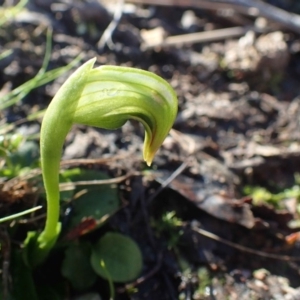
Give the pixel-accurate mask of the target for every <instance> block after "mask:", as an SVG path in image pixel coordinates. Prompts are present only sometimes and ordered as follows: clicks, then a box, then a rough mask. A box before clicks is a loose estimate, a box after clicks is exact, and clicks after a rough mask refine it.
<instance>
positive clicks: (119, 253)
mask: <svg viewBox="0 0 300 300" xmlns="http://www.w3.org/2000/svg"><path fill="white" fill-rule="evenodd" d="M101 262H103V264H101ZM91 264H92V267H93V269H94V271H95V272H96V273H97V274H98V275H100V276H101V277H103V278H105V279H107V280H110V279H111V280H112V281H115V282H128V281H131V280H134V279H136V278H137V277H138V276H139V274H140V273H141V270H142V266H143V259H142V253H141V251H140V249H139V247H138V245H137V244H136V243H135V242H134V241H133V240H132V239H131V238H129V237H127V236H125V235H123V234H120V233H113V232H108V233H106V234H105V235H104V236H103V237H102V238H101V239H100V240H99V241H98V242H97V243H96V245H95V246H94V247H93V250H92V255H91ZM103 265H104V267H103Z"/></svg>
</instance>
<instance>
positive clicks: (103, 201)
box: [63, 169, 120, 231]
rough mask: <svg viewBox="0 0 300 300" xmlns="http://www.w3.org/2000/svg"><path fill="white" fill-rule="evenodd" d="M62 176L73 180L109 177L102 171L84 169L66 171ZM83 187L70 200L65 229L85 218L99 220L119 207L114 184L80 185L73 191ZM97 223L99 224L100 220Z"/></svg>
mask: <svg viewBox="0 0 300 300" xmlns="http://www.w3.org/2000/svg"><path fill="white" fill-rule="evenodd" d="M67 174H69V175H67ZM63 176H64V177H65V178H66V177H67V178H68V179H69V180H71V181H73V182H76V181H89V180H102V179H109V176H107V175H106V174H105V173H103V172H99V171H94V170H84V169H77V172H75V171H74V170H73V171H71V172H70V171H68V173H65V174H64V175H63ZM85 189H86V192H85V193H83V194H82V195H81V196H80V197H78V198H77V199H75V200H74V201H73V202H72V213H71V217H70V220H69V224H68V225H67V231H70V230H72V229H74V228H75V227H77V226H78V225H79V224H80V223H81V222H82V220H83V219H85V218H92V219H94V220H96V222H99V221H100V220H101V219H102V218H103V217H104V216H110V215H112V214H113V213H114V212H116V211H117V209H118V208H119V203H120V200H119V195H118V188H117V186H116V185H112V184H110V185H81V186H78V187H77V188H76V189H75V191H74V192H75V193H77V192H79V191H82V190H85ZM99 223H100V225H101V222H99Z"/></svg>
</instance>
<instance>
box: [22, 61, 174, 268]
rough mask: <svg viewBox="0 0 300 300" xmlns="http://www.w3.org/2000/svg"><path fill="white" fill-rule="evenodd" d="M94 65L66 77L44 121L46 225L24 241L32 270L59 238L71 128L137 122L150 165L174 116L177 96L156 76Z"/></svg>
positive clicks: (88, 65) (30, 234)
mask: <svg viewBox="0 0 300 300" xmlns="http://www.w3.org/2000/svg"><path fill="white" fill-rule="evenodd" d="M94 63H95V59H92V60H90V61H88V62H86V63H85V64H84V65H82V66H81V67H80V68H79V69H78V70H76V71H75V72H74V73H73V74H72V75H71V76H70V78H69V79H68V80H67V81H66V82H65V83H64V84H63V85H62V87H61V88H60V90H59V91H58V92H57V94H56V95H55V97H54V98H53V100H52V102H51V103H50V105H49V107H48V109H47V111H46V113H45V116H44V119H43V123H42V128H41V138H40V147H41V164H42V173H43V179H44V185H45V190H46V196H47V219H46V226H45V229H44V231H43V232H42V233H41V234H40V235H37V234H36V233H32V232H30V233H29V234H28V237H27V239H26V241H25V246H27V248H28V249H29V250H28V251H27V252H28V253H27V256H28V255H29V256H30V258H29V259H28V260H29V261H28V263H29V264H31V265H36V264H38V263H40V262H42V261H43V260H44V259H45V257H46V256H47V254H48V253H49V251H50V250H51V248H52V247H53V245H54V244H55V242H56V239H57V237H58V234H59V232H60V223H59V222H58V220H59V179H58V174H59V166H60V159H61V154H62V148H63V144H64V141H65V138H66V135H67V133H68V132H69V130H70V129H71V127H72V125H73V124H83V125H89V126H95V127H100V128H106V129H116V128H118V127H121V126H122V125H123V124H124V123H125V122H126V121H127V120H128V119H135V120H138V121H140V122H141V123H142V124H143V125H144V127H145V131H146V134H145V141H144V150H143V156H144V160H145V161H146V163H147V164H148V165H150V164H151V162H152V160H153V157H154V155H155V153H156V151H157V150H158V148H159V147H160V146H161V144H162V143H163V141H164V139H165V138H166V136H167V134H168V133H169V131H170V129H171V127H172V125H173V123H174V120H175V117H176V114H177V97H176V94H175V92H174V90H173V89H172V88H171V86H170V85H169V84H168V83H167V82H166V81H165V80H163V79H162V78H160V77H159V76H157V75H155V74H152V73H150V72H147V71H143V70H138V69H134V68H127V67H117V66H101V67H98V68H94V69H93V65H94ZM29 252H30V253H29Z"/></svg>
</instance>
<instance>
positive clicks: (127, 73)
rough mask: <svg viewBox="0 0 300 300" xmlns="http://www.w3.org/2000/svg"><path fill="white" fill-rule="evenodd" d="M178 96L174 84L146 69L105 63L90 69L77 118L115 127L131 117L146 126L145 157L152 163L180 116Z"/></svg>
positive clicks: (96, 124)
mask: <svg viewBox="0 0 300 300" xmlns="http://www.w3.org/2000/svg"><path fill="white" fill-rule="evenodd" d="M177 107H178V101H177V96H176V94H175V92H174V90H173V88H172V87H171V86H170V84H169V83H168V82H167V81H165V80H164V79H162V78H161V77H159V76H157V75H155V74H153V73H151V72H148V71H144V70H139V69H135V68H127V67H116V66H101V67H98V68H95V69H93V70H91V71H90V73H89V75H88V79H87V81H86V85H85V88H84V90H83V92H82V94H81V97H80V100H79V102H78V106H77V109H76V113H75V117H74V121H75V122H76V123H83V124H86V125H92V126H97V127H103V128H108V129H113V128H117V127H120V126H122V125H123V124H124V123H125V122H126V121H127V120H128V119H135V120H138V121H140V122H141V123H142V124H143V125H144V127H145V131H146V134H145V141H144V150H143V156H144V160H145V161H146V163H147V165H151V163H152V160H153V158H154V155H155V153H156V152H157V150H158V148H159V147H160V146H161V144H162V143H163V141H164V139H165V138H166V136H167V135H168V133H169V131H170V129H171V127H172V126H173V123H174V121H175V118H176V115H177Z"/></svg>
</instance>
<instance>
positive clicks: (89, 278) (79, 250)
mask: <svg viewBox="0 0 300 300" xmlns="http://www.w3.org/2000/svg"><path fill="white" fill-rule="evenodd" d="M90 255H91V246H90V244H88V243H83V242H81V243H77V244H72V245H70V246H69V247H68V248H67V249H66V251H65V258H64V260H63V263H62V268H61V271H62V274H63V276H64V277H65V278H67V279H68V280H69V281H70V282H71V284H72V286H73V287H74V288H75V289H78V290H83V289H86V288H89V287H90V286H92V285H93V284H94V283H95V281H96V279H97V275H96V273H95V272H94V271H93V269H92V267H91V264H90V259H89V258H90Z"/></svg>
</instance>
